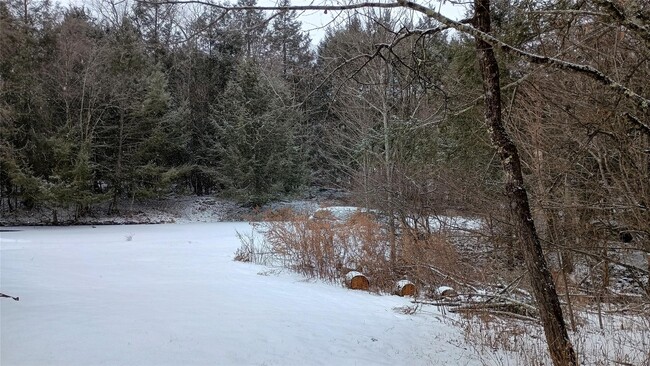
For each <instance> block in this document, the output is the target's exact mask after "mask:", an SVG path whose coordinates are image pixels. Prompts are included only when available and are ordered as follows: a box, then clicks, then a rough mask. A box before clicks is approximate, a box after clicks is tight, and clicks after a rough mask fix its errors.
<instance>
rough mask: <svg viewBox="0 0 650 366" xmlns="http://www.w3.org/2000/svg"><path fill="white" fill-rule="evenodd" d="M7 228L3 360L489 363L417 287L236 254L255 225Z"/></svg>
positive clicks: (2, 270) (0, 252) (1, 243)
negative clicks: (312, 277) (322, 273)
mask: <svg viewBox="0 0 650 366" xmlns="http://www.w3.org/2000/svg"><path fill="white" fill-rule="evenodd" d="M1 229H3V230H7V229H12V230H13V229H15V230H17V231H3V232H0V292H2V293H5V294H8V295H12V296H20V301H18V302H16V301H13V300H11V299H2V300H1V301H0V364H1V365H3V366H9V365H66V366H72V365H478V364H481V362H480V360H479V359H478V357H477V356H476V354H475V353H473V351H472V350H471V349H470V347H467V346H466V345H465V343H464V340H463V335H462V334H461V331H460V329H459V328H457V327H455V326H453V325H452V324H451V321H449V319H448V318H445V316H444V315H443V314H442V313H440V312H438V311H437V310H435V309H436V308H433V307H430V308H427V309H426V310H425V311H420V312H418V313H416V314H415V315H405V314H403V313H402V312H400V311H398V310H396V308H400V307H404V306H408V305H411V303H410V301H409V300H408V299H406V298H400V297H396V296H378V295H374V294H370V293H365V292H358V291H352V290H347V289H344V288H342V287H340V286H337V285H332V284H325V283H321V282H314V281H306V280H304V279H303V278H301V277H300V276H298V275H295V274H292V273H288V272H286V271H281V270H278V269H273V268H268V267H262V266H257V265H252V264H246V263H239V262H234V261H233V260H232V258H233V253H234V252H235V250H236V248H237V247H238V246H239V241H238V240H237V238H236V230H240V231H242V232H246V231H250V227H249V226H248V224H245V223H201V224H197V223H194V224H168V225H138V226H124V225H122V226H98V227H96V228H93V227H90V226H76V227H38V228H34V227H17V228H1Z"/></svg>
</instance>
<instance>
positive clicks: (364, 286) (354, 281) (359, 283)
mask: <svg viewBox="0 0 650 366" xmlns="http://www.w3.org/2000/svg"><path fill="white" fill-rule="evenodd" d="M345 285H346V286H347V287H348V288H350V289H353V290H368V289H369V288H370V281H368V277H366V276H364V275H363V273H361V272H357V271H350V272H348V273H347V274H346V275H345Z"/></svg>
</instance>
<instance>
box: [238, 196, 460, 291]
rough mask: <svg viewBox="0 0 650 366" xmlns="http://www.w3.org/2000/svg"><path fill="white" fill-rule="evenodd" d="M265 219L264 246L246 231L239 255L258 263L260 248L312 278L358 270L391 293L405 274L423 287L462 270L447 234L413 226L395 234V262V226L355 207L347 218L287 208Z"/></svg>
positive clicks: (258, 225) (334, 278)
mask: <svg viewBox="0 0 650 366" xmlns="http://www.w3.org/2000/svg"><path fill="white" fill-rule="evenodd" d="M265 220H266V221H263V222H258V223H256V224H254V226H255V231H257V232H259V233H261V235H262V236H263V242H264V243H263V245H262V244H261V243H259V242H258V243H257V244H255V243H253V241H254V238H253V237H252V235H251V236H246V237H244V238H242V237H241V236H240V239H242V246H241V248H240V249H239V250H238V251H237V253H236V257H237V258H236V259H238V260H244V261H253V262H257V261H256V260H254V259H252V258H254V257H260V255H259V254H256V249H255V248H256V247H257V248H258V250H259V251H260V252H264V253H263V254H265V255H266V258H267V259H268V258H269V257H270V256H271V257H273V258H274V260H273V262H274V264H276V265H280V266H284V267H287V268H290V269H292V270H294V271H296V272H298V273H301V274H303V275H305V276H307V277H312V278H319V279H324V280H329V281H340V280H341V279H342V278H343V277H344V276H345V275H346V274H347V273H348V272H349V271H358V272H361V273H363V274H364V275H365V276H366V277H367V278H368V279H369V280H370V287H371V290H374V291H385V292H391V291H393V290H394V289H395V284H396V281H399V280H403V279H408V280H411V281H413V282H414V283H415V285H416V286H417V287H418V288H424V287H426V286H430V287H434V286H437V285H441V284H449V283H448V281H447V280H448V278H447V279H445V278H446V277H449V276H450V275H454V276H455V275H456V274H459V273H461V272H462V270H459V269H460V268H462V266H460V265H459V263H460V256H459V254H458V253H457V252H456V250H455V249H454V247H453V245H451V244H450V243H449V242H448V241H447V240H446V239H445V237H444V235H442V234H426V235H424V234H422V233H419V234H418V233H415V232H411V231H409V230H410V229H407V230H403V232H399V233H397V235H396V236H395V237H394V238H395V239H394V240H395V242H396V247H397V248H398V251H397V259H396V262H395V264H394V265H391V262H390V239H391V236H390V235H389V230H388V228H387V225H386V223H385V220H383V219H382V218H380V217H378V216H376V215H375V214H373V213H367V212H354V213H352V214H350V215H348V216H347V218H345V219H343V218H340V217H338V218H337V217H336V216H335V215H334V214H333V213H332V212H330V211H328V210H319V211H317V212H316V213H314V214H313V215H307V214H300V213H295V212H293V211H291V210H288V209H283V210H280V211H276V212H273V213H269V214H266V215H265ZM258 241H259V240H258ZM262 247H263V248H262ZM265 264H268V261H267V263H265Z"/></svg>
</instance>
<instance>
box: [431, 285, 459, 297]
mask: <svg viewBox="0 0 650 366" xmlns="http://www.w3.org/2000/svg"><path fill="white" fill-rule="evenodd" d="M436 292H437V293H438V295H440V296H442V297H456V296H458V293H457V292H456V290H454V289H453V288H451V287H449V286H440V287H438V289H437V290H436Z"/></svg>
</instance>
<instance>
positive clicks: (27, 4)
mask: <svg viewBox="0 0 650 366" xmlns="http://www.w3.org/2000/svg"><path fill="white" fill-rule="evenodd" d="M388 7H390V9H389V8H388ZM325 8H326V6H324V7H323V9H325ZM325 10H327V9H325ZM348 10H349V11H348V12H346V13H344V15H342V16H341V17H339V20H338V21H337V22H334V23H332V24H331V25H330V26H329V27H328V29H327V32H326V35H325V37H324V38H323V39H322V40H321V41H320V42H319V43H318V44H312V42H311V40H310V38H309V36H308V34H307V33H305V32H304V30H303V28H302V25H301V22H300V18H299V15H300V13H299V12H298V11H297V10H296V9H295V8H291V6H290V3H289V2H288V0H284V1H283V2H282V3H281V4H279V5H277V6H276V7H275V11H269V10H267V11H263V10H261V9H259V7H256V3H255V0H240V1H239V2H238V3H236V4H234V5H230V4H227V3H223V4H218V3H211V5H210V4H207V3H201V2H191V1H190V2H176V3H175V2H173V1H171V2H161V1H134V2H128V1H126V2H125V1H119V2H116V1H112V0H98V1H97V2H95V3H93V5H92V6H87V7H76V6H68V7H61V6H60V5H55V4H52V3H50V2H49V1H28V0H10V1H3V2H2V3H0V45H1V49H0V128H1V130H0V158H1V161H0V211H2V212H12V211H15V210H31V209H45V210H51V212H52V215H53V216H54V218H53V221H54V222H56V212H57V210H59V209H66V210H73V211H74V213H75V216H76V217H80V216H83V215H87V214H89V213H90V212H92V211H94V210H98V209H103V210H106V209H107V210H108V212H109V213H115V212H119V211H120V209H121V208H122V207H121V204H122V203H123V202H124V201H125V200H131V201H132V200H146V199H150V198H156V197H161V196H165V195H167V194H170V193H174V194H184V195H187V194H194V195H216V196H220V197H228V198H233V199H236V200H238V201H239V202H241V203H243V204H246V205H249V206H251V207H254V206H258V205H262V204H264V203H267V202H269V201H272V200H276V199H279V198H282V197H287V196H288V195H291V194H296V193H300V192H304V191H305V190H306V189H307V188H309V187H327V186H338V187H342V188H344V189H346V190H348V191H349V192H351V193H352V197H353V199H354V200H355V201H356V203H357V204H358V205H360V206H364V207H368V208H372V209H374V210H375V211H376V212H379V213H381V214H382V215H384V217H385V218H387V219H385V220H384V221H382V223H383V224H385V226H386V228H385V229H386V231H387V232H388V233H390V238H391V239H390V262H391V265H392V268H393V269H394V268H396V267H395V264H396V263H397V262H399V260H400V258H401V256H402V254H403V251H402V249H404V244H403V242H401V241H400V240H402V239H403V237H404V235H402V236H401V237H400V238H398V236H400V235H401V234H402V233H403V230H404V228H407V227H408V228H412V229H414V230H415V231H418V232H429V233H430V228H429V224H430V218H431V217H432V216H435V215H438V214H462V215H464V216H466V217H478V218H481V220H483V221H482V222H483V223H484V225H483V226H482V228H481V230H480V232H477V233H476V234H477V235H481V236H486V237H489V243H490V245H493V246H494V255H495V256H496V257H498V259H499V263H500V265H505V266H506V267H508V268H510V269H514V268H516V267H517V265H519V264H521V263H526V265H527V266H528V267H527V270H528V273H529V275H530V276H531V277H532V279H531V283H532V284H533V288H534V293H535V296H536V297H537V298H538V299H540V301H539V302H540V304H545V303H548V304H550V305H549V308H546V309H544V308H542V310H543V311H542V313H541V314H542V317H544V316H545V315H544V314H559V316H558V319H559V320H560V321H558V322H556V323H557V324H561V327H559V328H557V329H555V330H552V329H551V328H547V329H546V330H547V337H550V336H549V334H551V335H552V334H553V332H555V331H557V332H556V335H558V338H557V339H561V338H566V330H564V328H563V327H564V325H563V321H562V320H561V317H562V315H561V312H559V311H558V310H559V302H558V301H557V294H556V293H555V289H554V288H553V289H551V288H552V283H551V284H550V285H549V282H548V281H550V280H551V274H553V275H555V276H556V277H557V276H559V275H560V274H562V275H564V283H565V286H568V285H567V283H568V282H567V277H566V275H567V274H569V275H571V274H572V273H573V272H574V270H575V267H576V264H577V263H578V262H579V263H580V264H581V265H582V266H583V268H589V271H590V273H591V272H592V271H596V270H597V271H598V273H599V274H598V276H599V277H598V278H600V279H601V280H602V281H601V284H602V286H601V288H600V290H599V291H600V292H598V293H597V294H596V295H594V296H598V298H600V297H601V296H603V294H604V293H608V292H607V291H608V290H607V289H608V287H609V278H610V275H613V273H610V272H611V271H614V270H616V271H618V273H619V274H621V273H623V272H624V273H625V277H626V278H628V279H631V280H630V281H632V282H634V284H633V285H632V287H633V288H634V289H635V291H637V292H642V291H646V295H645V296H647V291H648V287H647V286H648V282H647V281H648V280H647V276H648V272H649V271H648V270H649V269H650V209H649V207H648V205H649V204H650V106H649V105H650V99H648V98H649V97H650V84H649V83H648V80H650V5H649V4H648V3H646V2H643V1H637V0H628V1H622V0H621V1H613V0H593V1H571V0H569V1H527V0H495V1H489V0H475V1H474V6H473V11H472V9H469V10H468V15H467V18H466V19H464V20H461V21H458V22H456V21H452V20H449V19H447V18H444V17H443V16H441V15H440V14H439V13H437V12H435V11H433V10H432V9H429V8H426V7H424V6H421V5H418V4H417V3H413V2H410V1H399V2H397V3H395V4H392V3H391V4H388V5H386V6H376V5H375V6H370V7H359V6H357V7H355V6H353V5H349V6H348ZM418 14H420V15H426V17H425V16H418ZM495 51H496V52H495ZM504 187H505V189H504ZM533 221H534V224H533ZM418 235H419V234H418ZM418 235H416V239H418ZM542 249H544V250H545V251H546V253H547V257H548V258H551V259H550V266H551V269H552V271H553V273H551V272H549V270H548V269H547V268H546V261H545V259H544V254H543V253H542ZM549 253H550V254H549ZM553 254H557V255H556V256H555V255H553ZM639 259H640V261H641V262H639ZM646 260H647V261H648V262H647V266H646V264H645V261H646ZM612 263H613V264H615V265H616V266H613V267H612V266H610V264H612ZM639 263H642V265H639ZM536 276H537V277H536ZM585 278H586V277H585ZM590 278H591V280H590V281H592V282H591V285H590V286H591V290H590V291H592V290H593V289H594V288H596V287H598V286H600V285H599V284H596V282H597V281H596V280H594V279H593V278H595V277H593V278H592V277H590ZM583 283H584V280H583V282H581V283H580V284H579V285H583ZM536 286H537V287H536ZM644 288H645V290H644ZM548 289H551V290H552V291H551V290H548ZM547 290H548V292H547ZM590 294H592V295H593V292H592V293H590ZM545 296H548V297H545ZM590 296H591V295H590ZM567 297H568V295H567ZM553 307H555V308H553ZM542 320H543V322H544V325H545V326H546V325H547V324H552V323H554V321H553V319H550V318H549V319H542ZM549 329H551V330H549ZM562 332H564V334H565V335H564V336H562ZM548 339H549V345H551V344H553V343H554V342H551V340H553V339H554V338H548ZM562 347H564V348H562ZM562 347H559V346H558V347H557V348H558V349H560V351H558V352H559V353H557V354H554V355H553V360H554V361H555V362H556V364H575V359H574V358H572V356H571V355H570V352H566V354H562V352H564V351H562V349H570V344H569V345H568V346H566V347H565V346H562ZM571 352H572V351H571ZM567 354H569V355H568V356H567ZM565 357H566V358H565Z"/></svg>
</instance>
